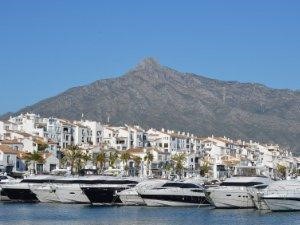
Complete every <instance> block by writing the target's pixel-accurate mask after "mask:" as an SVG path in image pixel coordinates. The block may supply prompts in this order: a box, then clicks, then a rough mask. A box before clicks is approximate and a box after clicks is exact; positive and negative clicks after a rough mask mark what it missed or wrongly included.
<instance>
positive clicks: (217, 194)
mask: <svg viewBox="0 0 300 225" xmlns="http://www.w3.org/2000/svg"><path fill="white" fill-rule="evenodd" d="M206 196H207V197H208V198H209V199H210V202H211V203H212V205H214V206H215V207H216V208H255V205H254V202H253V199H252V196H251V195H250V194H249V193H248V192H247V189H246V188H244V187H240V188H238V189H231V190H230V189H226V190H223V189H212V190H208V191H207V193H206Z"/></svg>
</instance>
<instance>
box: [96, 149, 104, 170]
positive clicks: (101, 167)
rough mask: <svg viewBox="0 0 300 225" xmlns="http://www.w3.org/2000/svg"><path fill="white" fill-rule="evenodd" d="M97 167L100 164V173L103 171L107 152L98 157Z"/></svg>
mask: <svg viewBox="0 0 300 225" xmlns="http://www.w3.org/2000/svg"><path fill="white" fill-rule="evenodd" d="M95 161H96V165H97V167H98V164H100V172H102V171H103V168H104V165H105V163H106V154H105V152H101V153H99V154H98V155H97V157H96V160H95Z"/></svg>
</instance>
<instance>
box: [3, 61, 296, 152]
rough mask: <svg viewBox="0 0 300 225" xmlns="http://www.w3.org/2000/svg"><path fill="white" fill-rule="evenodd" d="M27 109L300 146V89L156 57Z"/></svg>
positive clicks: (23, 110)
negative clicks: (215, 74)
mask: <svg viewBox="0 0 300 225" xmlns="http://www.w3.org/2000/svg"><path fill="white" fill-rule="evenodd" d="M27 111H28V112H34V113H39V114H40V115H42V116H56V117H62V118H67V119H80V118H81V114H82V113H84V115H85V116H86V118H87V119H93V120H99V121H106V119H107V117H110V120H111V121H112V122H113V123H116V124H122V123H135V124H140V125H141V126H144V127H146V128H149V127H154V128H162V127H165V128H169V129H174V130H183V131H189V132H192V133H195V134H198V135H203V136H204V135H205V136H207V135H211V134H215V135H221V136H223V135H226V136H229V137H231V138H242V139H246V140H247V139H253V140H256V141H263V142H273V143H279V144H281V145H283V146H285V147H287V148H289V149H291V150H293V151H299V150H300V143H299V141H298V139H297V137H299V136H300V92H298V91H293V90H289V89H274V88H269V87H267V86H265V85H262V84H255V83H241V82H237V81H220V80H216V79H212V78H208V77H205V76H199V75H196V74H193V73H181V72H179V71H177V70H174V69H172V68H169V67H166V66H162V65H160V64H159V63H158V62H157V61H156V60H154V59H153V58H146V59H145V60H143V61H142V62H140V63H139V64H138V65H137V66H136V67H134V68H133V69H131V70H129V71H128V72H127V73H125V74H124V75H123V76H120V77H116V78H107V79H102V80H97V81H95V82H93V83H90V84H88V85H83V86H79V87H73V88H70V89H68V90H66V91H65V92H62V93H60V94H58V95H56V96H53V97H50V98H47V99H44V100H42V101H40V102H38V103H36V104H34V105H31V106H27V107H25V108H23V109H21V110H19V111H18V112H16V113H15V114H19V113H23V112H27ZM15 114H14V115H15ZM6 116H7V115H6ZM2 118H3V117H2Z"/></svg>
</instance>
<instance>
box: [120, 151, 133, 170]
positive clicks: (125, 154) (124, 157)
mask: <svg viewBox="0 0 300 225" xmlns="http://www.w3.org/2000/svg"><path fill="white" fill-rule="evenodd" d="M130 157H131V155H130V154H129V153H128V152H122V154H121V156H120V159H121V160H122V162H123V164H125V167H124V169H125V171H126V172H128V161H129V159H130Z"/></svg>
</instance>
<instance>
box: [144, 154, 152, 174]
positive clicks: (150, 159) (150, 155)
mask: <svg viewBox="0 0 300 225" xmlns="http://www.w3.org/2000/svg"><path fill="white" fill-rule="evenodd" d="M153 158H154V157H153V154H151V153H150V151H147V153H146V155H145V157H144V161H146V162H147V168H148V172H147V173H148V175H149V173H150V163H151V162H152V161H153Z"/></svg>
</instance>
